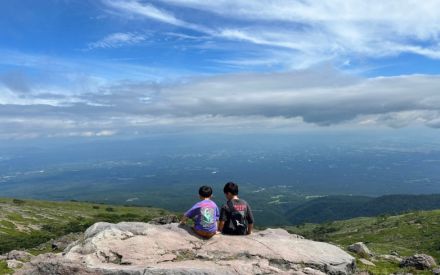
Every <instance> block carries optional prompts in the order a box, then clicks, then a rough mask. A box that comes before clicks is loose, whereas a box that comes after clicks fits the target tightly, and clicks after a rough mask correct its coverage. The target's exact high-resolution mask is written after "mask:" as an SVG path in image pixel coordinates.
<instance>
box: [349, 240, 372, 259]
mask: <svg viewBox="0 0 440 275" xmlns="http://www.w3.org/2000/svg"><path fill="white" fill-rule="evenodd" d="M347 249H348V251H351V252H354V253H356V254H357V255H359V256H361V257H371V256H373V253H371V251H370V249H368V247H367V246H366V245H365V244H364V243H363V242H358V243H354V244H352V245H350V246H348V248H347Z"/></svg>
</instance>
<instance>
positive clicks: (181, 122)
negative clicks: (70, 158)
mask: <svg viewBox="0 0 440 275" xmlns="http://www.w3.org/2000/svg"><path fill="white" fill-rule="evenodd" d="M439 86H440V76H427V75H407V76H400V77H375V78H359V77H355V76H352V75H347V74H344V73H340V72H338V71H335V70H333V69H330V68H321V69H313V70H303V71H296V72H289V73H266V74H236V75H220V76H214V77H204V78H196V79H187V80H185V81H181V82H179V83H163V84H158V83H153V84H152V83H145V82H140V83H136V82H121V83H120V84H118V85H109V84H105V85H103V86H100V87H96V88H95V90H92V89H87V90H86V92H84V93H80V94H70V95H67V96H66V97H60V98H57V104H56V105H48V104H46V103H45V102H44V101H38V100H42V99H38V98H36V99H35V101H28V102H21V101H20V100H22V99H20V98H19V97H17V98H10V99H9V101H8V102H3V104H4V105H2V106H1V108H0V118H1V119H0V129H1V130H0V133H1V134H0V136H5V135H7V134H8V133H9V134H13V133H15V134H16V136H17V135H19V133H23V134H28V133H37V134H38V135H45V136H69V135H70V136H73V135H77V136H95V137H99V136H111V135H117V134H130V133H135V132H148V131H155V132H161V131H195V130H213V131H219V132H222V131H225V130H228V129H234V130H261V131H272V130H288V129H317V128H321V127H323V126H329V125H331V126H332V129H335V128H338V127H343V128H344V127H345V128H353V127H373V128H378V127H384V126H387V127H392V128H399V127H405V126H407V127H411V126H420V125H425V126H428V127H432V128H439V125H440V123H439V121H440V111H439V110H440V94H439V93H438V87H439ZM415 91H417V92H415ZM9 93H12V92H11V91H9ZM35 96H36V97H38V94H36V95H35ZM14 100H17V102H14ZM75 100H76V101H75ZM23 103H26V104H23ZM17 104H21V105H17ZM5 129H7V132H8V133H6V132H5V131H6V130H5Z"/></svg>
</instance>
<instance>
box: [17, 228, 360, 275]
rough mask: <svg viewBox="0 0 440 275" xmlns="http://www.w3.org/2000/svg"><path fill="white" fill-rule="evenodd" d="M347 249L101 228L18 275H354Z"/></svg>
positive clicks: (277, 234)
mask: <svg viewBox="0 0 440 275" xmlns="http://www.w3.org/2000/svg"><path fill="white" fill-rule="evenodd" d="M354 269H355V261H354V258H353V257H352V256H351V255H349V254H348V253H346V252H344V251H343V250H342V249H340V248H338V247H336V246H334V245H331V244H328V243H322V242H315V241H310V240H306V239H304V238H302V237H301V236H298V235H291V234H289V233H288V232H287V231H285V230H283V229H267V230H264V231H260V232H256V233H254V234H252V235H249V236H225V235H217V236H214V237H213V238H212V239H210V240H204V239H201V238H199V237H197V236H195V235H194V234H193V233H192V232H191V230H190V229H189V228H188V227H186V226H180V225H178V224H166V225H156V224H146V223H137V222H130V223H128V222H123V223H119V224H110V223H96V224H94V225H92V226H91V227H90V228H89V229H87V231H86V232H85V234H84V239H82V240H79V241H77V242H76V243H74V244H71V245H70V246H69V247H68V248H67V249H66V250H65V253H64V255H62V254H44V255H40V256H38V257H36V258H35V259H34V260H32V261H31V262H30V263H27V264H26V266H25V269H23V270H21V271H20V272H19V273H17V274H72V273H75V274H127V275H128V274H139V275H141V274H299V275H300V274H315V275H322V274H352V273H353V272H354Z"/></svg>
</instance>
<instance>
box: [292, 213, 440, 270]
mask: <svg viewBox="0 0 440 275" xmlns="http://www.w3.org/2000/svg"><path fill="white" fill-rule="evenodd" d="M287 229H288V230H289V232H291V233H296V234H300V235H303V236H305V237H306V238H310V239H315V240H319V241H326V242H331V243H334V244H338V245H340V246H341V247H343V248H346V247H347V246H348V245H350V244H352V243H355V242H359V241H362V242H364V243H366V244H367V246H368V247H369V248H370V249H371V250H372V251H373V253H376V254H389V253H390V252H391V251H397V252H398V253H399V254H400V255H402V256H408V255H412V254H415V253H426V254H429V255H431V256H433V257H435V258H436V260H437V262H439V261H440V234H439V232H440V210H433V211H419V212H413V213H408V214H403V215H398V216H379V217H374V218H355V219H351V220H344V221H334V222H329V223H325V224H305V225H300V226H295V227H288V228H287ZM376 264H377V267H376V268H367V267H366V266H362V265H360V266H361V268H365V269H368V270H370V271H371V272H373V273H374V274H389V273H392V272H395V271H397V270H399V268H398V266H397V265H396V264H391V263H387V262H378V263H376ZM413 272H414V271H413ZM418 274H424V273H423V272H418ZM426 274H431V273H428V272H427V273H426Z"/></svg>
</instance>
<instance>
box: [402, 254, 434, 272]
mask: <svg viewBox="0 0 440 275" xmlns="http://www.w3.org/2000/svg"><path fill="white" fill-rule="evenodd" d="M436 265H437V263H436V262H435V260H434V258H433V257H431V256H429V255H426V254H416V255H413V256H410V257H406V258H404V259H403V260H402V261H401V262H400V266H401V267H414V268H416V269H431V268H433V267H435V266H436Z"/></svg>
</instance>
